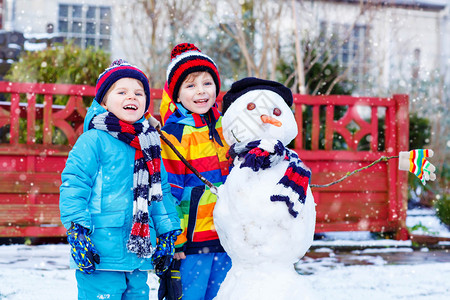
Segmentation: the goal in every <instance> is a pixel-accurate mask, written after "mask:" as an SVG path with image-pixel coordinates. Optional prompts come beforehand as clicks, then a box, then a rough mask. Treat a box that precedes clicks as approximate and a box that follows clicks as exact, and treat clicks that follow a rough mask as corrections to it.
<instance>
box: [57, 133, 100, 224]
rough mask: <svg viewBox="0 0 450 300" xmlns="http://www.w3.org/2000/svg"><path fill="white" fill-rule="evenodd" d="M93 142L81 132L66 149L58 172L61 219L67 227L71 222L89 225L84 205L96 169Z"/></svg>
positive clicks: (90, 137)
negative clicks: (67, 152)
mask: <svg viewBox="0 0 450 300" xmlns="http://www.w3.org/2000/svg"><path fill="white" fill-rule="evenodd" d="M96 145H97V143H96V142H95V140H94V137H93V136H92V135H91V134H82V135H81V136H80V137H79V138H78V140H77V142H76V143H75V145H74V147H73V149H72V150H71V151H70V153H69V157H68V159H67V162H66V166H65V168H64V170H63V172H62V174H61V180H62V184H61V187H60V196H59V210H60V214H61V222H62V224H63V225H64V227H65V228H67V229H68V228H69V227H70V225H71V222H74V223H77V224H80V225H81V226H83V227H86V228H88V229H90V230H91V229H92V228H91V216H90V213H89V211H88V209H87V208H88V201H89V198H90V195H91V191H92V187H93V185H94V180H95V178H96V177H97V173H98V169H99V157H98V153H97V150H96Z"/></svg>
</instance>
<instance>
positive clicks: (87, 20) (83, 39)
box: [58, 4, 112, 51]
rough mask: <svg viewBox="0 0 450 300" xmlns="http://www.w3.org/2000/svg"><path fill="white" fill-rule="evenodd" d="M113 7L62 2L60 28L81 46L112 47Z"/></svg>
mask: <svg viewBox="0 0 450 300" xmlns="http://www.w3.org/2000/svg"><path fill="white" fill-rule="evenodd" d="M111 23H112V18H111V7H107V6H93V5H82V4H73V5H71V4H60V5H59V12H58V30H59V32H60V33H61V34H62V35H64V36H65V37H66V38H67V39H71V40H73V41H74V43H75V44H76V45H78V46H80V47H81V48H83V49H84V48H86V47H89V46H93V47H95V48H101V49H103V50H106V51H109V50H110V49H111Z"/></svg>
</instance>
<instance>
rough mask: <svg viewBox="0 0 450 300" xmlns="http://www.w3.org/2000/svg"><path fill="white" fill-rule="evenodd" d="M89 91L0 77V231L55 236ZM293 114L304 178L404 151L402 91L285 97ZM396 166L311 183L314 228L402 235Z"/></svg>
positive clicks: (402, 201) (154, 106) (401, 179)
mask: <svg viewBox="0 0 450 300" xmlns="http://www.w3.org/2000/svg"><path fill="white" fill-rule="evenodd" d="M94 94H95V88H94V87H92V86H81V85H68V84H35V83H11V82H0V237H25V236H27V237H42V236H62V235H64V234H65V230H64V228H63V227H62V225H61V223H60V220H59V208H58V198H59V185H60V184H61V178H60V174H61V171H62V170H63V168H64V165H65V161H66V158H67V155H68V152H69V151H70V149H71V146H72V145H73V144H74V143H75V141H76V138H77V137H78V136H79V135H80V134H81V132H82V126H83V118H84V116H85V115H86V103H89V101H91V100H92V97H93V95H94ZM223 94H224V93H221V94H220V95H219V98H218V100H219V102H220V101H221V99H222V97H223ZM161 96H162V90H160V89H153V90H152V95H151V98H152V101H151V105H150V107H149V110H150V112H153V114H154V115H155V116H156V117H158V108H159V101H160V99H161ZM58 97H59V98H58ZM61 97H63V98H61ZM56 99H58V100H56ZM61 99H63V100H61ZM64 99H65V100H64ZM61 101H62V102H64V104H63V105H56V104H54V102H61ZM155 110H156V111H155ZM294 112H295V116H296V119H297V123H298V127H299V135H298V136H297V138H296V139H295V141H294V142H293V147H294V148H295V150H296V151H297V152H298V153H299V156H300V158H302V160H304V161H305V163H306V164H307V165H308V166H309V167H310V168H311V170H312V174H313V175H312V183H314V184H325V183H329V182H332V181H334V180H336V179H339V178H341V177H342V176H344V175H345V174H346V173H347V172H350V171H353V170H355V169H358V168H360V167H362V166H366V165H368V164H369V163H371V162H372V161H374V160H376V159H378V158H379V157H381V156H391V155H396V154H398V152H399V151H404V150H408V139H409V135H408V132H409V128H408V124H409V119H408V97H407V96H406V95H394V96H393V97H391V98H375V97H369V98H368V97H351V96H308V95H294ZM397 163H398V161H397V159H393V160H390V161H388V162H382V163H379V164H377V165H375V166H374V167H372V168H370V169H367V170H364V171H362V172H359V173H358V174H356V175H354V176H352V177H350V178H348V179H346V180H345V181H342V182H341V183H339V184H336V185H333V186H330V187H327V188H314V189H313V194H314V197H315V201H316V203H317V225H316V232H326V231H374V232H392V233H396V238H398V239H406V238H408V232H407V230H406V225H405V220H406V204H407V195H406V183H407V177H406V172H399V171H398V170H397Z"/></svg>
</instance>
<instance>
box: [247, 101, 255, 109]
mask: <svg viewBox="0 0 450 300" xmlns="http://www.w3.org/2000/svg"><path fill="white" fill-rule="evenodd" d="M255 108H256V105H255V103H253V102H250V103H249V104H247V109H248V110H254V109H255Z"/></svg>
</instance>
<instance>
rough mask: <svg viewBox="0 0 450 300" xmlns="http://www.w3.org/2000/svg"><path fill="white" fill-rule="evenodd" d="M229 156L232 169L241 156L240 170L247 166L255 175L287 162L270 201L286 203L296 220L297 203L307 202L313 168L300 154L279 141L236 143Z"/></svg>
mask: <svg viewBox="0 0 450 300" xmlns="http://www.w3.org/2000/svg"><path fill="white" fill-rule="evenodd" d="M228 157H229V159H230V160H231V168H232V167H233V166H234V159H235V158H236V157H238V158H239V159H241V160H242V163H241V165H240V168H245V167H247V168H250V169H252V170H253V171H254V172H258V171H259V170H265V169H269V168H271V167H273V166H275V165H277V164H278V163H280V162H282V161H288V162H289V164H288V166H287V168H286V171H285V173H284V175H283V177H282V178H281V179H280V181H279V182H278V183H277V184H276V185H275V189H274V193H273V194H272V195H271V196H270V200H271V201H273V202H278V201H279V202H285V203H286V205H287V207H288V210H289V213H290V214H291V215H292V216H293V217H294V218H296V217H297V215H298V213H299V212H298V211H296V210H295V209H294V205H295V203H296V201H299V202H300V203H301V204H304V203H305V200H306V192H307V189H308V185H309V180H310V178H311V171H310V169H309V168H308V167H307V166H306V165H305V164H304V163H303V162H302V161H301V159H300V158H299V157H298V155H297V153H295V152H294V151H292V150H290V149H288V148H286V147H285V146H284V145H283V143H281V142H280V141H270V140H257V141H252V142H249V143H246V144H243V143H236V144H233V145H232V146H231V147H230V150H229V151H228Z"/></svg>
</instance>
